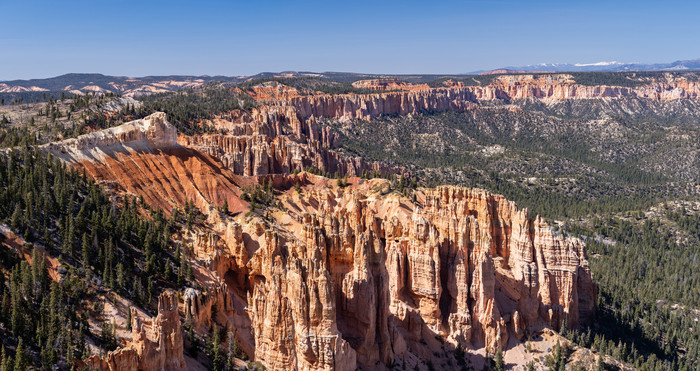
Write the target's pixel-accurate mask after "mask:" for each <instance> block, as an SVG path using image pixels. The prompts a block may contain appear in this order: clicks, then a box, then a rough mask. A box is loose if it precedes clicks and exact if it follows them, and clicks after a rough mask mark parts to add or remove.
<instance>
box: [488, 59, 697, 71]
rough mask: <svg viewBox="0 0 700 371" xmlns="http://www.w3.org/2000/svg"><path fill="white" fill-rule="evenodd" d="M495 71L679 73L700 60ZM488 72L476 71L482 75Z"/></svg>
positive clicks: (545, 65) (553, 65)
mask: <svg viewBox="0 0 700 371" xmlns="http://www.w3.org/2000/svg"><path fill="white" fill-rule="evenodd" d="M497 70H499V71H500V70H508V71H518V72H535V71H537V72H544V71H548V72H549V71H551V72H588V71H609V72H616V71H679V70H700V59H692V60H685V61H675V62H671V63H654V64H643V63H634V62H633V63H625V62H617V61H610V62H606V61H603V62H593V63H572V64H570V63H540V64H532V65H527V66H519V67H503V68H498V69H497ZM484 72H488V71H476V72H475V73H484Z"/></svg>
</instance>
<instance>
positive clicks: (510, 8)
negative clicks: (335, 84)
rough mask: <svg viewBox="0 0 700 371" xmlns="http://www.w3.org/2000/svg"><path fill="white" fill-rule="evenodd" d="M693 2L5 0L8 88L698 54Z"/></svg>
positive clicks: (2, 32) (3, 70)
mask: <svg viewBox="0 0 700 371" xmlns="http://www.w3.org/2000/svg"><path fill="white" fill-rule="evenodd" d="M699 15H700V2H693V1H654V2H651V1H626V0H622V1H615V0H607V1H597V0H592V1H537V0H530V1H500V0H493V1H486V0H482V1H468V0H467V1H437V0H432V1H430V0H426V1H412V0H404V1H391V0H386V1H385V0H374V1H365V0H353V1H340V2H336V1H330V0H328V1H304V0H299V1H264V0H259V1H249V2H239V1H207V0H202V1H196V0H191V1H178V0H170V1H162V0H140V1H132V0H91V1H82V0H80V1H71V0H65V1H55V0H54V1H33V0H12V1H10V0H0V80H10V79H19V78H22V79H24V78H41V77H50V76H56V75H60V74H63V73H68V72H99V73H104V74H110V75H126V76H144V75H169V74H188V75H202V74H207V75H249V74H254V73H257V72H262V71H283V70H297V71H349V72H368V73H464V72H469V71H474V70H480V69H492V68H497V67H504V66H518V65H527V64H535V63H543V62H547V63H550V62H553V63H577V62H579V63H589V62H598V61H610V60H617V61H621V62H641V63H654V62H671V61H674V60H678V59H695V58H700V22H698V21H697V17H698V16H699Z"/></svg>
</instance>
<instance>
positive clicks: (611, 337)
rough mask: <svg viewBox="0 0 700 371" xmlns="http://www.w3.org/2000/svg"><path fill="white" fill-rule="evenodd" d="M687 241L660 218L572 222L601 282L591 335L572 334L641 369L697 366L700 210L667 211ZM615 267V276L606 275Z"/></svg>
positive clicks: (699, 354) (699, 352)
mask: <svg viewBox="0 0 700 371" xmlns="http://www.w3.org/2000/svg"><path fill="white" fill-rule="evenodd" d="M666 215H667V216H668V217H669V219H670V220H674V221H675V222H676V223H677V227H679V228H680V230H681V231H682V232H685V233H687V234H688V240H686V241H685V242H681V243H678V242H677V241H676V238H675V236H674V234H673V233H672V232H671V230H670V229H669V227H668V225H665V224H664V223H662V222H661V221H660V220H659V219H647V220H645V221H641V220H640V221H636V220H634V219H633V220H627V219H621V218H605V219H601V218H597V219H594V221H593V222H592V225H590V226H581V225H579V224H573V225H571V226H569V227H568V228H567V231H568V232H569V233H573V234H576V235H580V236H584V237H586V240H587V245H588V252H589V256H591V258H590V261H591V269H592V270H593V273H594V275H595V281H596V282H597V283H598V287H599V290H600V293H599V299H598V300H599V310H598V319H597V326H595V327H594V328H593V334H591V333H590V331H589V333H588V334H586V335H585V336H584V335H583V333H575V332H572V333H571V334H570V335H572V338H573V339H574V340H577V341H579V342H580V343H582V344H583V345H585V346H592V347H593V348H594V349H596V350H599V351H601V352H604V353H606V354H610V355H612V356H614V357H615V358H618V359H621V360H624V361H627V362H630V363H633V364H635V365H636V366H638V367H642V368H643V369H646V370H654V369H668V367H670V368H671V369H681V370H695V369H698V367H700V334H699V333H698V332H697V331H695V328H696V327H697V322H696V319H697V316H698V315H697V312H696V311H697V309H695V308H698V307H700V276H698V274H697V272H698V271H699V270H700V260H699V259H698V257H699V256H700V243H699V241H700V234H699V232H698V229H699V228H700V216H698V215H689V214H685V213H683V212H678V211H669V212H668V213H667V214H666ZM611 272H615V274H611Z"/></svg>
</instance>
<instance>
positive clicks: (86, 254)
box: [81, 233, 90, 272]
mask: <svg viewBox="0 0 700 371" xmlns="http://www.w3.org/2000/svg"><path fill="white" fill-rule="evenodd" d="M81 248H82V253H83V254H82V255H83V256H82V260H83V271H85V272H87V270H88V269H89V267H90V239H89V238H88V235H87V233H83V240H82V244H81Z"/></svg>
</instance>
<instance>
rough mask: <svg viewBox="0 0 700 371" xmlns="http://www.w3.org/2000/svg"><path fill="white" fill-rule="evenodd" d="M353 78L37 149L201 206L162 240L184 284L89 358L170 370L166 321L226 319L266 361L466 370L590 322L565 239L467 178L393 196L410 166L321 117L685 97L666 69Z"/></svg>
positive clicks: (132, 188) (577, 262)
mask: <svg viewBox="0 0 700 371" xmlns="http://www.w3.org/2000/svg"><path fill="white" fill-rule="evenodd" d="M354 86H355V87H357V88H362V89H368V90H376V91H377V92H374V93H368V94H323V93H320V92H311V93H309V92H301V91H299V90H297V89H296V88H293V87H289V86H286V85H283V84H280V83H277V82H267V83H263V84H261V85H259V86H255V87H253V88H251V89H248V90H241V89H238V88H236V89H238V90H236V91H237V92H238V93H244V94H249V95H250V96H251V97H252V98H253V99H254V100H255V101H256V102H257V104H256V105H255V106H254V107H253V108H251V109H249V110H234V111H231V112H224V113H221V114H218V115H217V116H216V117H215V118H214V119H212V120H210V121H208V122H207V124H208V125H210V126H211V127H213V129H214V130H213V131H210V132H208V133H203V134H197V135H191V136H188V135H184V134H181V133H178V132H177V130H176V129H175V127H174V126H172V125H171V124H170V123H169V122H168V120H167V117H166V115H165V114H164V113H160V112H159V113H154V114H152V115H150V116H148V117H145V118H143V119H140V120H136V121H133V122H129V123H126V124H123V125H121V126H119V127H115V128H110V129H106V130H103V131H97V132H94V133H90V134H86V135H83V136H80V137H77V138H74V139H68V140H65V141H61V142H54V143H50V144H48V145H45V146H43V147H42V149H43V150H45V151H48V152H51V153H52V154H54V155H55V156H57V157H59V158H61V159H62V160H63V161H65V162H66V163H68V164H70V165H71V166H74V167H75V168H77V169H79V170H80V171H84V173H85V174H86V175H87V176H88V177H90V178H93V179H95V180H96V181H97V182H98V183H99V184H101V185H103V186H104V187H105V188H106V189H108V190H110V191H111V192H114V193H115V194H117V195H132V196H138V197H141V198H142V199H143V200H144V202H145V203H146V204H148V205H150V206H151V207H154V208H158V209H161V210H163V212H164V213H165V214H166V215H171V213H172V212H173V210H176V209H182V208H184V207H186V205H187V204H188V203H190V202H191V203H192V204H193V205H194V206H195V207H196V208H197V209H198V210H199V212H201V213H202V215H203V218H204V219H203V220H202V221H201V222H200V223H197V224H196V225H194V226H193V227H192V228H191V229H189V230H187V231H186V232H183V233H182V234H181V235H178V236H175V238H176V239H177V240H178V241H181V243H183V244H186V245H189V246H192V249H193V250H192V253H193V256H192V262H193V266H194V269H195V278H196V281H197V282H198V284H199V285H201V286H200V287H198V288H186V289H185V290H184V291H183V292H180V293H179V295H177V296H175V295H174V294H173V293H172V292H166V293H164V294H162V295H161V297H160V299H159V305H158V308H159V314H158V316H157V317H156V318H155V319H153V320H149V321H148V323H150V327H149V326H144V325H143V324H142V322H141V320H140V319H139V316H138V315H136V314H135V315H133V316H132V318H134V319H133V321H134V324H133V325H132V328H133V330H132V335H131V336H132V339H131V340H129V341H126V342H125V343H124V344H123V346H122V347H121V348H120V349H118V350H116V351H113V352H110V353H109V354H107V355H105V356H103V357H99V356H93V357H92V358H90V359H89V360H88V363H89V364H90V365H91V366H92V367H95V368H97V369H101V370H114V369H147V370H150V369H168V370H175V369H182V368H184V367H187V365H186V362H185V361H184V356H183V338H182V332H183V331H182V327H181V325H180V322H182V323H184V324H186V325H187V326H188V328H192V329H193V330H194V331H195V332H196V333H200V334H206V333H208V332H209V331H210V329H212V328H214V327H217V326H218V327H221V328H224V329H230V330H231V331H232V333H233V334H234V338H235V341H236V344H237V346H239V347H240V349H241V350H242V351H243V352H244V353H245V354H246V355H247V357H249V358H250V359H252V360H256V361H259V362H260V363H262V364H263V365H264V366H266V367H267V368H268V369H273V370H282V369H285V370H287V369H290V370H292V369H296V370H355V369H366V370H374V369H376V370H382V369H387V368H389V367H390V365H402V367H403V368H411V369H421V370H425V369H430V368H432V367H437V368H440V369H454V368H456V366H455V364H454V359H453V357H452V356H451V354H453V353H454V352H455V351H456V350H458V349H463V350H465V351H466V352H467V354H469V355H470V357H472V359H473V360H476V361H475V364H479V362H482V363H483V360H484V359H485V357H486V355H487V354H493V353H494V352H496V351H498V350H501V349H512V348H513V347H514V346H517V344H520V343H521V342H522V341H525V340H526V339H529V338H530V337H531V336H533V335H536V334H538V333H541V332H542V331H545V330H549V329H554V330H557V329H559V328H560V327H562V326H564V324H566V325H565V326H568V327H570V328H571V327H573V328H576V327H577V326H579V325H580V324H590V323H591V321H592V320H593V319H594V316H595V310H596V307H597V288H596V285H595V284H594V282H593V279H592V274H591V271H590V268H589V264H588V259H587V256H586V248H585V244H584V243H583V242H582V241H581V240H579V239H576V238H572V237H567V236H565V235H562V234H560V233H558V232H555V231H554V230H553V229H552V228H550V227H549V226H548V225H547V223H546V222H545V221H544V220H543V219H542V218H540V217H538V216H534V217H533V216H531V215H530V214H529V213H528V211H527V210H524V209H518V208H517V206H516V205H515V204H514V203H513V202H511V201H508V200H506V199H505V198H504V197H503V196H500V195H496V194H492V193H490V192H488V191H485V190H481V189H471V188H464V187H456V186H439V187H435V188H416V189H409V190H408V191H403V190H402V191H398V190H397V189H396V188H394V187H395V186H396V183H395V181H392V180H387V179H382V178H380V177H377V176H379V175H381V176H392V175H394V176H398V177H401V178H402V177H404V176H405V177H410V176H411V174H410V171H408V170H407V169H405V168H403V167H400V166H396V165H392V164H388V163H385V162H381V161H372V160H368V159H365V158H363V157H361V156H359V155H358V156H352V155H348V154H347V153H341V152H339V151H338V149H339V148H340V146H341V144H342V143H341V142H340V141H341V140H340V137H339V136H338V134H337V132H336V131H334V130H333V129H332V128H331V127H330V126H329V125H326V123H327V122H329V121H331V120H332V121H335V122H338V123H340V124H341V125H342V124H344V123H350V122H352V121H353V120H372V119H375V118H379V117H382V116H392V115H399V116H404V115H406V116H411V115H415V114H420V113H424V112H440V111H456V112H465V111H469V110H480V109H482V108H481V103H483V102H488V101H494V100H498V101H505V102H509V101H511V100H528V99H530V100H539V101H542V102H545V103H547V104H550V103H555V102H561V101H565V100H569V99H579V100H584V99H617V98H620V97H636V98H640V99H649V100H676V99H697V98H698V93H699V90H698V84H697V82H694V81H689V80H686V79H683V78H670V77H669V78H667V79H657V80H655V81H653V82H651V83H649V84H646V85H640V86H636V87H622V86H587V85H581V84H577V83H576V82H575V81H574V80H573V79H572V77H571V76H568V75H561V74H559V75H544V76H541V75H512V76H499V77H497V78H495V79H494V80H493V81H492V82H491V83H490V84H488V85H485V86H468V85H465V84H464V83H463V82H457V81H452V80H448V81H445V82H444V83H443V84H442V86H440V87H437V88H430V87H429V86H427V85H425V84H409V83H404V82H401V81H398V80H376V79H375V80H368V81H363V82H358V83H356V84H354ZM319 174H320V175H319ZM324 175H325V176H324ZM327 176H329V177H331V178H329V177H327ZM332 177H337V178H338V179H337V180H336V179H332ZM343 177H344V178H343ZM341 178H342V179H341ZM368 178H371V179H368ZM264 183H267V184H270V185H271V187H272V189H273V193H274V202H272V203H270V204H266V205H259V204H254V201H252V200H251V199H250V196H249V192H251V189H252V187H256V186H257V185H259V184H264ZM223 206H225V209H223ZM479 360H481V361H479Z"/></svg>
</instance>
